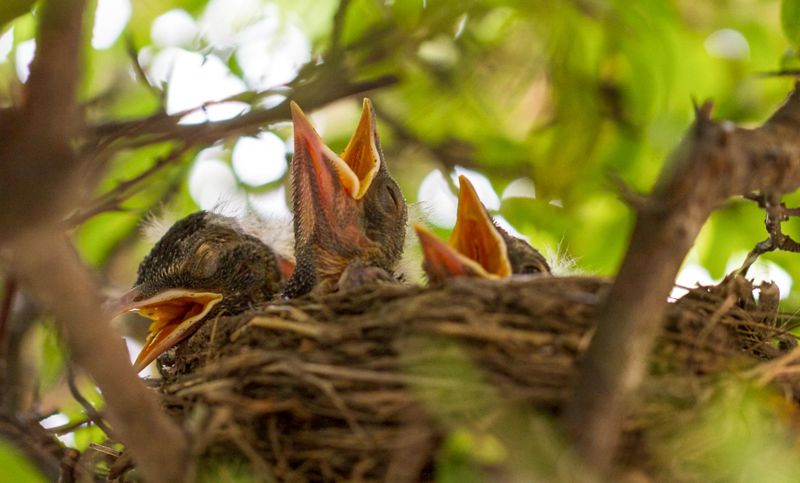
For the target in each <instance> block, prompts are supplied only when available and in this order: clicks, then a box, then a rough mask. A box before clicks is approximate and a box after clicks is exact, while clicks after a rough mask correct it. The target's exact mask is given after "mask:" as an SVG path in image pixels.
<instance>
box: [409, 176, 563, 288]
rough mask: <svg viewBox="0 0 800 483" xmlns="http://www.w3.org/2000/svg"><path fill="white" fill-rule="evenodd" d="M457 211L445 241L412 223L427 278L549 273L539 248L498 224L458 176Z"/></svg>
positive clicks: (473, 191) (434, 280)
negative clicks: (510, 233) (419, 245)
mask: <svg viewBox="0 0 800 483" xmlns="http://www.w3.org/2000/svg"><path fill="white" fill-rule="evenodd" d="M458 180H459V185H460V189H459V193H458V214H457V218H456V225H455V227H454V228H453V232H452V234H451V235H450V239H449V240H448V242H447V243H445V242H443V241H441V240H439V239H438V238H437V237H436V235H434V234H433V233H431V232H430V231H428V230H427V229H426V228H425V227H423V226H422V225H414V229H415V230H416V232H417V235H418V236H419V239H420V244H421V245H422V250H423V256H424V261H423V269H424V270H425V273H426V274H427V275H428V280H429V281H430V282H433V283H437V282H441V281H443V280H445V279H447V278H451V277H481V278H496V279H501V278H507V277H510V276H512V275H516V274H534V273H544V274H549V273H550V267H549V265H548V264H547V261H546V260H545V259H544V257H543V256H542V254H541V253H539V251H538V250H536V249H535V248H533V247H532V246H530V245H529V244H528V243H527V242H526V241H525V240H521V239H519V238H516V237H513V236H511V235H509V234H508V232H506V231H505V230H503V229H502V228H500V227H499V226H497V224H496V223H494V221H493V220H492V218H491V217H490V216H489V213H488V212H487V211H486V208H485V207H484V206H483V204H482V203H481V201H480V199H479V198H478V194H477V193H476V192H475V188H474V187H473V186H472V183H470V182H469V180H468V179H467V178H466V177H464V176H459V178H458Z"/></svg>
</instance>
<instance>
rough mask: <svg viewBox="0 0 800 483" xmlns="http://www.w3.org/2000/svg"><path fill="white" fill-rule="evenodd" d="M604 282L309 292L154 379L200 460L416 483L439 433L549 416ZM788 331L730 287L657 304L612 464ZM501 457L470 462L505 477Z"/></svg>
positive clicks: (436, 454) (642, 456)
mask: <svg viewBox="0 0 800 483" xmlns="http://www.w3.org/2000/svg"><path fill="white" fill-rule="evenodd" d="M609 287H610V284H609V282H608V281H607V280H605V279H600V278H590V277H566V278H549V277H548V278H545V277H539V278H523V279H519V280H517V279H514V280H511V281H503V282H495V281H485V280H475V279H454V280H452V281H450V282H449V283H447V284H445V285H442V286H439V287H430V288H422V287H415V286H401V285H378V286H371V287H362V288H360V289H357V290H354V291H350V292H345V293H337V294H330V295H326V296H316V297H306V298H303V299H298V300H293V301H289V302H286V303H282V304H277V305H271V306H268V307H265V308H263V309H257V310H252V311H250V312H247V313H245V314H241V315H237V316H228V317H220V318H218V319H216V320H213V321H209V322H208V323H206V324H205V325H204V326H203V327H202V328H201V329H199V330H198V332H197V333H196V334H194V335H193V336H192V337H191V338H190V339H189V340H188V342H187V343H185V344H182V345H181V346H180V348H178V349H176V350H174V351H172V352H171V353H170V354H169V355H168V356H169V357H166V358H165V357H162V359H161V361H160V370H161V372H162V375H163V378H162V379H161V380H159V381H157V382H154V384H157V388H158V390H159V391H160V393H161V394H162V395H163V400H164V404H165V406H166V407H167V409H168V410H169V412H170V413H171V414H172V415H173V416H174V417H176V418H178V419H180V420H181V421H182V423H183V424H184V425H185V426H186V427H187V428H188V429H189V430H190V431H191V432H192V433H193V437H194V439H193V441H194V448H195V451H196V452H197V454H202V455H205V457H209V458H212V459H216V460H217V461H221V460H224V461H231V460H232V458H233V459H236V458H235V457H234V455H238V456H237V457H238V458H240V459H241V460H242V461H244V462H245V463H246V464H247V465H248V466H249V468H250V470H252V471H253V472H254V473H255V474H257V475H261V476H263V477H264V479H265V480H274V481H293V482H294V481H297V482H300V481H420V480H430V479H433V478H435V474H436V468H437V462H438V460H439V459H440V458H441V457H442V455H443V454H444V452H446V449H447V446H448V444H449V441H451V438H452V435H453V434H455V433H459V432H460V433H459V434H462V435H463V434H467V435H475V434H493V435H495V436H496V435H498V434H499V435H500V436H498V437H499V438H500V441H501V443H502V444H506V445H512V446H513V444H512V443H510V442H509V440H507V439H504V438H505V436H502V435H503V434H505V435H506V436H507V435H508V434H509V432H508V431H506V432H505V433H503V431H504V430H503V428H505V429H506V430H508V429H509V428H513V425H514V424H516V423H514V422H513V421H515V419H514V418H517V419H516V421H517V422H519V421H521V420H520V419H519V418H527V419H525V421H527V422H526V423H522V424H523V425H524V424H529V423H530V421H531V420H532V419H530V418H540V419H544V420H553V418H551V417H550V416H558V415H559V413H560V411H561V410H562V408H563V406H564V403H565V401H566V400H567V398H568V397H569V395H570V393H571V391H572V387H573V384H574V382H575V379H576V374H577V365H578V364H579V363H580V360H581V355H582V354H583V353H584V351H585V349H586V348H587V345H588V343H589V341H590V338H591V335H592V333H593V328H594V320H595V314H596V313H597V312H598V307H599V306H600V304H601V303H602V301H603V299H604V297H605V294H606V293H607V291H608V289H609ZM758 290H760V297H759V301H758V302H757V301H756V298H755V296H754V291H758ZM787 328H788V327H787V324H786V322H785V321H784V320H783V319H782V318H781V317H779V316H778V313H777V292H776V290H775V289H774V288H773V287H772V286H771V285H764V286H761V287H753V286H752V285H751V284H750V283H749V282H747V281H745V280H744V279H742V278H731V279H728V280H726V281H725V282H724V283H723V284H721V285H719V286H715V287H699V288H696V289H694V290H692V291H690V292H689V294H688V295H686V296H684V297H683V298H681V299H680V300H678V301H676V302H674V303H670V304H669V306H668V310H667V314H666V317H665V320H664V330H663V332H662V335H661V337H660V339H659V341H658V345H657V348H656V350H655V351H654V353H653V356H652V364H651V371H650V374H649V377H647V379H646V381H645V382H644V385H643V388H642V390H641V391H640V394H641V398H640V399H641V400H640V401H639V403H638V404H637V406H636V408H635V409H634V410H633V411H632V412H631V414H630V416H629V418H628V420H627V421H626V423H625V436H624V443H623V445H624V448H623V450H622V451H620V455H624V456H620V458H618V462H617V464H618V465H619V466H620V467H622V468H629V467H637V468H644V469H647V467H648V463H647V461H648V458H647V453H648V448H647V444H646V441H647V439H648V434H650V433H653V432H657V431H659V430H660V429H663V427H664V425H665V424H669V422H670V421H673V420H674V418H675V417H676V413H677V412H680V411H691V408H692V407H693V406H694V405H695V404H696V403H697V401H698V400H699V399H701V398H702V393H703V391H704V390H705V388H707V387H709V385H710V384H711V383H712V382H713V381H714V380H715V379H716V378H718V377H719V376H720V374H724V373H730V371H732V370H733V371H743V370H747V369H752V368H753V367H754V366H757V365H759V364H762V363H764V361H768V360H771V359H774V358H776V357H777V356H779V355H781V354H783V353H784V352H786V351H787V350H788V349H790V348H791V347H793V346H794V338H793V337H792V336H790V335H788V333H787ZM625 343H626V342H625V341H620V344H621V345H623V344H625ZM784 383H785V387H786V388H788V389H787V390H789V391H791V381H790V380H789V379H785V380H784ZM509 415H513V416H509ZM542 415H545V416H546V417H545V418H541V416H542ZM512 433H513V431H512ZM473 440H474V438H473ZM482 453H487V451H483V452H482ZM488 453H491V451H488ZM216 456H219V458H215V457H216ZM478 459H480V458H478ZM502 459H503V458H500V459H498V460H497V461H493V460H492V458H488V459H486V458H484V460H483V461H480V462H479V464H480V465H482V466H481V467H482V468H485V470H486V471H488V472H494V473H492V474H496V472H501V473H502V472H503V471H504V469H503V464H502V461H500V460H502Z"/></svg>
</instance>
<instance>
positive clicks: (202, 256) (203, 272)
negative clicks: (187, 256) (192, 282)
mask: <svg viewBox="0 0 800 483" xmlns="http://www.w3.org/2000/svg"><path fill="white" fill-rule="evenodd" d="M194 255H195V256H194V257H193V258H192V259H191V260H190V261H189V263H190V264H191V265H190V267H189V270H190V271H191V273H192V274H193V275H195V276H197V277H200V278H208V277H211V276H212V275H214V274H215V273H216V272H217V268H218V266H219V253H218V250H215V249H214V247H213V246H211V245H210V244H208V243H201V244H200V245H199V246H198V247H197V249H196V250H195V252H194Z"/></svg>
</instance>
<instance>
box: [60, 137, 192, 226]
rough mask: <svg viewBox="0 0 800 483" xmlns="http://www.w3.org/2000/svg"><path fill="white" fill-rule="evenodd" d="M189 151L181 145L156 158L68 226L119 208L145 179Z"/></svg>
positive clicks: (104, 195)
mask: <svg viewBox="0 0 800 483" xmlns="http://www.w3.org/2000/svg"><path fill="white" fill-rule="evenodd" d="M188 151H189V148H187V147H186V146H180V147H177V148H175V149H173V150H172V151H170V152H169V154H167V155H166V156H162V157H160V158H158V159H156V162H155V163H153V165H152V166H150V167H149V168H147V169H146V170H144V171H142V172H141V173H139V174H138V175H136V176H134V177H133V178H131V179H129V180H126V181H121V182H120V183H119V184H118V185H117V186H116V187H114V188H113V189H112V190H110V191H108V192H107V193H104V194H103V195H101V196H100V197H98V198H97V199H95V200H94V201H92V202H91V203H89V205H88V206H86V207H84V208H83V209H81V210H80V211H78V212H76V213H75V214H73V215H72V216H70V217H69V218H67V220H66V221H65V222H64V225H65V226H66V227H74V226H78V225H80V224H81V223H83V222H85V221H86V220H88V219H89V218H92V217H93V216H96V215H98V214H100V213H105V212H107V211H114V210H119V209H120V207H121V204H122V203H123V202H124V201H125V200H127V199H128V198H130V197H131V195H133V194H134V193H136V192H137V191H138V190H139V189H141V188H142V187H143V186H144V185H145V183H144V182H145V181H147V180H148V179H150V178H151V177H152V176H153V175H154V174H156V173H158V172H159V171H161V170H162V169H164V168H166V167H168V166H170V165H172V164H174V163H176V162H178V161H179V160H181V159H182V158H183V156H184V155H185V154H186V153H187V152H188Z"/></svg>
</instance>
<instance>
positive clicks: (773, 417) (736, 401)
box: [654, 381, 800, 483]
mask: <svg viewBox="0 0 800 483" xmlns="http://www.w3.org/2000/svg"><path fill="white" fill-rule="evenodd" d="M797 417H798V414H797V408H796V406H795V404H794V403H789V402H787V401H785V400H784V399H783V398H782V397H780V396H777V395H775V394H774V393H773V392H771V391H766V390H764V389H760V388H756V387H753V386H751V385H749V384H744V383H742V382H741V381H722V382H721V384H720V385H719V386H718V387H717V388H716V389H715V390H714V391H713V393H712V394H710V395H709V397H708V400H707V402H706V403H704V404H701V405H700V407H698V408H696V411H695V413H694V415H693V416H692V417H691V421H681V422H680V423H681V424H678V425H676V424H674V422H673V423H672V424H671V426H672V427H671V429H670V431H673V434H672V435H671V436H670V437H667V438H663V439H659V441H657V442H654V444H655V446H656V447H657V448H658V449H657V450H656V451H657V452H659V456H660V458H661V459H662V462H663V464H664V468H666V469H667V471H669V472H671V477H672V478H677V479H678V480H679V481H729V482H747V481H769V482H774V483H779V482H786V483H788V482H792V481H798V480H800V461H799V460H798V459H797V440H796V434H794V430H793V429H790V428H794V429H796V428H797V423H798V419H797ZM787 423H788V424H787Z"/></svg>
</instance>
